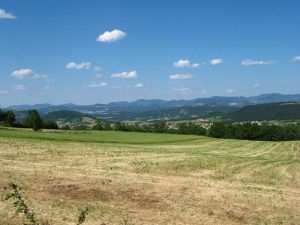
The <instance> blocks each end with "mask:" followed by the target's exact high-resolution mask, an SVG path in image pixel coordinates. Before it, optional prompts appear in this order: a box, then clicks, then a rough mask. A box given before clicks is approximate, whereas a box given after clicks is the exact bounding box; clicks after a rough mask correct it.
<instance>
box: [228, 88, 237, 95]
mask: <svg viewBox="0 0 300 225" xmlns="http://www.w3.org/2000/svg"><path fill="white" fill-rule="evenodd" d="M226 92H227V93H229V94H232V93H234V92H235V89H233V88H228V89H227V90H226Z"/></svg>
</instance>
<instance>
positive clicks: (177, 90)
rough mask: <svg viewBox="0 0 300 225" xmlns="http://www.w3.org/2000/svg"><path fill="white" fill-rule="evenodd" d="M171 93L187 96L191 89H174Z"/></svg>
mask: <svg viewBox="0 0 300 225" xmlns="http://www.w3.org/2000/svg"><path fill="white" fill-rule="evenodd" d="M173 91H175V92H177V93H180V94H189V93H191V92H192V91H191V89H190V88H188V87H181V88H174V89H173Z"/></svg>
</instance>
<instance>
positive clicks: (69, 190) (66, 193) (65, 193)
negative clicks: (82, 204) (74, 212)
mask: <svg viewBox="0 0 300 225" xmlns="http://www.w3.org/2000/svg"><path fill="white" fill-rule="evenodd" d="M48 191H49V193H50V194H51V195H53V196H59V197H61V198H63V197H65V198H68V199H73V200H85V201H97V200H100V201H109V200H110V199H111V198H112V197H113V194H112V193H111V192H109V191H107V190H103V189H99V188H89V189H84V188H81V187H80V186H79V185H76V184H68V185H55V186H53V187H51V188H50V189H49V190H48Z"/></svg>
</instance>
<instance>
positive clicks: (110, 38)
mask: <svg viewBox="0 0 300 225" xmlns="http://www.w3.org/2000/svg"><path fill="white" fill-rule="evenodd" d="M126 35H127V34H126V33H125V32H123V31H121V30H118V29H115V30H112V31H105V32H104V33H103V34H100V35H99V36H98V38H97V41H99V42H115V41H119V40H121V39H123V38H125V36H126Z"/></svg>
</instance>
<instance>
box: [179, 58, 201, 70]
mask: <svg viewBox="0 0 300 225" xmlns="http://www.w3.org/2000/svg"><path fill="white" fill-rule="evenodd" d="M174 66H175V67H177V68H180V67H191V68H198V67H200V63H191V62H190V61H189V60H187V59H180V60H178V61H177V62H174Z"/></svg>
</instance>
